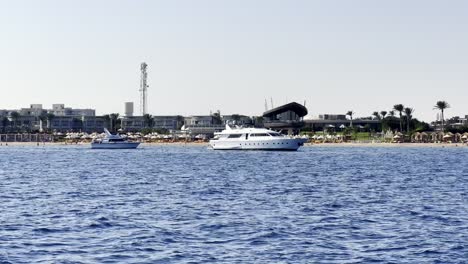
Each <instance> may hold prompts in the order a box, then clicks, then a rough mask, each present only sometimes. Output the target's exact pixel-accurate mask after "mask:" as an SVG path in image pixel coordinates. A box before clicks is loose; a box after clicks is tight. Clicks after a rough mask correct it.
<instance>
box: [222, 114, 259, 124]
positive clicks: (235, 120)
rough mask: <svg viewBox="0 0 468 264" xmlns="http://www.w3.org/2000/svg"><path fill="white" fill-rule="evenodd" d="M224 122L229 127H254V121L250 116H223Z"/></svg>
mask: <svg viewBox="0 0 468 264" xmlns="http://www.w3.org/2000/svg"><path fill="white" fill-rule="evenodd" d="M222 120H223V123H224V124H227V125H238V126H246V127H247V126H252V125H253V120H252V118H251V117H249V116H245V115H236V114H235V115H223V116H222Z"/></svg>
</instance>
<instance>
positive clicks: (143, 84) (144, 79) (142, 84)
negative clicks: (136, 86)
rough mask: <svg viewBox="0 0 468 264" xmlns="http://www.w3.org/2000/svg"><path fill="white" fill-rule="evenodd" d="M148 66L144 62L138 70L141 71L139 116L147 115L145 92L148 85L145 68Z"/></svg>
mask: <svg viewBox="0 0 468 264" xmlns="http://www.w3.org/2000/svg"><path fill="white" fill-rule="evenodd" d="M147 67H148V64H146V63H145V62H143V63H141V65H140V70H141V80H140V112H141V115H145V114H147V113H148V109H147V94H146V93H147V91H148V84H147V77H148V74H147V72H146V68H147Z"/></svg>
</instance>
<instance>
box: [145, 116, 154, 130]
mask: <svg viewBox="0 0 468 264" xmlns="http://www.w3.org/2000/svg"><path fill="white" fill-rule="evenodd" d="M143 123H144V126H145V128H146V127H148V128H152V127H153V117H152V116H151V115H150V114H144V115H143Z"/></svg>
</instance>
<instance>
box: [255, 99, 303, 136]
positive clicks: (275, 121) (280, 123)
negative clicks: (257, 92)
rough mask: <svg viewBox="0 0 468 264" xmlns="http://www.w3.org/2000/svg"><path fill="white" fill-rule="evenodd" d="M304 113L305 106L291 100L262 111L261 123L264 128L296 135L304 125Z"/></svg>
mask: <svg viewBox="0 0 468 264" xmlns="http://www.w3.org/2000/svg"><path fill="white" fill-rule="evenodd" d="M306 115H307V108H306V107H305V106H303V105H301V104H298V103H296V102H291V103H289V104H285V105H282V106H279V107H276V108H273V109H271V110H268V111H266V112H265V113H263V118H264V120H263V124H264V126H265V127H266V128H269V129H273V130H279V131H282V132H283V133H287V134H289V135H296V134H298V133H299V131H300V130H301V128H303V127H304V121H303V118H304V116H306Z"/></svg>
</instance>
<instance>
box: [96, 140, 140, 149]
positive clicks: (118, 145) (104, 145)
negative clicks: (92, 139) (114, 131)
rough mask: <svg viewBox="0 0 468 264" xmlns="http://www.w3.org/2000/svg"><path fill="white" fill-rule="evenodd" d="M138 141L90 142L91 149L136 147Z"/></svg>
mask: <svg viewBox="0 0 468 264" xmlns="http://www.w3.org/2000/svg"><path fill="white" fill-rule="evenodd" d="M138 145H140V142H125V143H91V148H92V149H136V148H137V147H138Z"/></svg>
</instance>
